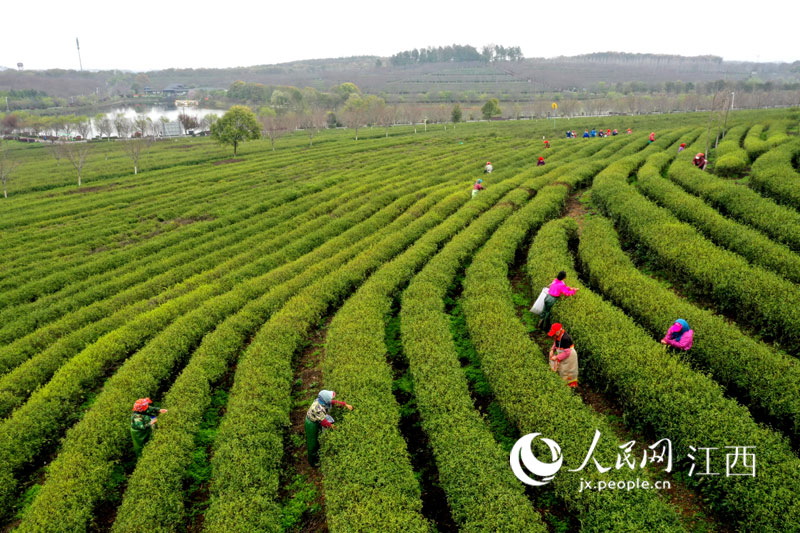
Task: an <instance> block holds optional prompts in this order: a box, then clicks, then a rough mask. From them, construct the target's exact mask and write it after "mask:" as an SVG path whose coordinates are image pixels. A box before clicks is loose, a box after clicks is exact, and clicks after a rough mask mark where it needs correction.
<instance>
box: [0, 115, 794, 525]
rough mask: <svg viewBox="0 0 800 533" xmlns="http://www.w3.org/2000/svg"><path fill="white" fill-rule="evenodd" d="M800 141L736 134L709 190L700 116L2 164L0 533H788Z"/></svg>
mask: <svg viewBox="0 0 800 533" xmlns="http://www.w3.org/2000/svg"><path fill="white" fill-rule="evenodd" d="M799 124H800V113H798V111H797V110H770V111H760V112H733V113H731V115H730V116H729V118H728V124H727V132H726V135H725V136H724V138H722V139H721V140H720V142H719V144H718V146H717V148H712V149H711V150H710V154H709V166H708V168H707V169H706V171H705V172H704V171H701V170H700V169H698V168H696V167H695V166H694V165H693V164H692V158H693V157H694V155H695V154H696V153H697V152H704V151H706V146H707V142H708V139H709V138H710V142H711V145H712V146H713V144H714V141H715V136H716V129H712V130H711V132H710V133H709V128H708V126H709V121H708V114H707V113H703V114H700V113H698V114H686V115H677V114H674V115H659V116H642V117H622V116H616V117H601V118H591V119H589V118H584V119H572V120H569V121H567V120H563V119H559V120H558V121H557V124H556V126H555V127H556V130H555V131H554V129H553V122H552V121H515V122H483V123H468V124H458V125H456V126H455V127H453V125H448V126H447V127H446V128H445V127H443V125H441V124H439V125H428V126H427V130H425V129H423V128H422V127H418V128H417V132H416V133H415V132H414V129H413V128H412V127H410V126H397V127H393V128H390V129H389V130H388V131H389V135H388V136H387V135H386V130H385V129H383V128H374V129H370V128H366V129H362V130H360V131H359V139H358V141H355V140H354V139H353V135H352V133H353V132H352V130H341V129H340V130H328V131H323V132H320V133H319V135H317V136H316V137H315V138H314V142H313V146H309V142H308V137H307V136H306V135H304V133H303V132H299V131H298V132H295V133H294V134H293V135H291V136H288V137H285V138H282V139H280V140H279V141H278V142H277V143H276V149H275V150H274V151H273V150H272V149H271V146H270V143H269V141H268V140H259V141H251V142H247V143H245V144H242V145H241V146H240V148H239V153H238V154H237V156H236V157H235V158H233V157H232V154H231V150H230V149H229V148H225V147H220V146H219V145H216V144H214V143H213V142H212V141H211V140H210V139H205V138H188V139H179V140H165V141H159V142H157V143H155V144H154V145H153V146H152V147H151V148H150V149H149V150H148V151H147V152H146V153H145V155H144V156H143V157H142V159H141V160H140V161H139V165H138V166H139V171H138V173H137V174H136V175H134V173H133V162H132V161H131V159H130V158H129V157H128V155H126V153H125V151H124V150H123V149H122V147H121V146H122V144H123V143H122V142H107V141H100V142H94V143H93V146H92V150H91V152H90V154H89V158H88V161H87V162H86V164H85V167H84V169H83V176H82V185H81V186H80V187H78V185H77V173H76V172H75V169H73V167H72V166H71V165H70V163H69V161H67V160H65V159H63V158H61V159H56V158H54V157H53V153H52V150H51V149H49V148H48V146H47V145H46V144H44V143H15V142H13V141H9V142H7V143H6V145H7V146H8V147H9V153H10V156H11V157H13V158H14V159H15V160H17V161H21V162H22V165H21V166H20V167H18V168H17V169H16V171H15V172H14V173H13V174H12V176H11V178H10V179H9V181H8V183H7V190H8V198H6V199H3V198H0V530H3V531H12V530H13V531H20V532H49V531H52V532H73V531H114V532H150V531H190V532H194V531H219V532H223V531H224V532H226V533H229V532H232V531H242V532H245V531H246V532H252V531H334V532H349V531H403V532H408V531H462V530H463V531H526V532H537V531H541V532H545V531H551V532H560V531H578V530H580V531H615V532H616V531H637V532H640V531H721V532H728V531H758V532H760V531H800V490H798V488H800V456H799V455H798V453H800V366H798V360H797V357H798V355H800V165H799V164H798V163H799V162H800V139H799V138H798V125H799ZM595 126H596V127H598V128H600V127H602V128H603V129H605V128H610V129H614V128H617V129H618V130H619V131H620V134H619V135H617V136H612V137H607V138H589V139H584V138H582V137H581V134H582V133H583V131H584V129H585V128H588V129H591V128H592V127H595ZM568 128H569V129H570V130H575V131H576V132H577V133H578V138H566V137H565V135H564V131H566V130H567V129H568ZM628 128H632V133H631V134H627V133H626V130H627V129H628ZM651 131H653V132H655V134H656V136H655V142H652V143H650V142H648V136H649V134H650V132H651ZM545 137H546V138H547V139H548V140H549V141H550V146H551V147H550V148H545V147H544V144H543V138H545ZM681 143H685V144H686V146H687V148H686V149H685V150H683V151H681V152H679V151H678V147H679V145H680V144H681ZM540 156H542V157H544V159H545V163H546V164H545V165H544V166H537V165H536V162H537V160H538V159H539V157H540ZM486 161H491V162H492V164H493V166H494V172H492V173H491V174H488V175H484V174H483V172H482V171H483V166H484V164H485V163H486ZM479 178H482V179H483V184H484V185H485V186H486V188H485V190H483V191H480V192H479V193H478V194H477V196H476V197H475V198H472V197H471V192H472V186H473V184H474V183H475V181H476V180H477V179H479ZM561 270H564V271H565V272H566V273H567V277H566V280H565V281H566V283H567V284H568V285H569V286H571V287H577V288H579V290H578V292H577V294H576V295H575V296H571V297H568V298H564V297H562V298H559V301H558V302H557V303H556V304H555V306H554V308H553V317H552V318H553V321H557V322H560V323H562V324H563V325H564V328H565V329H566V330H567V332H569V334H570V335H571V336H572V338H573V339H574V342H575V348H576V350H577V352H578V354H579V357H580V359H579V361H580V376H579V387H578V388H577V389H573V388H569V387H567V386H566V384H565V383H564V382H563V381H562V380H561V378H560V377H559V376H558V374H557V373H554V372H552V371H551V370H550V366H549V365H548V360H547V358H548V357H547V356H548V351H549V348H550V345H551V342H552V339H550V338H548V337H547V335H546V334H545V333H543V332H542V331H541V329H540V328H538V327H537V320H538V317H537V316H535V315H533V314H531V313H530V312H529V311H528V309H529V308H530V306H531V304H532V303H533V300H535V299H536V297H537V296H538V294H539V292H540V291H541V289H542V287H544V286H547V285H548V284H549V283H550V282H551V281H552V280H553V278H554V277H555V275H556V274H557V273H558V272H559V271H561ZM677 318H684V319H685V320H687V321H688V323H689V324H690V325H691V327H692V329H693V330H694V335H695V336H694V345H693V347H692V349H691V350H689V351H688V352H685V353H678V352H677V351H674V350H672V349H667V348H666V347H665V346H664V345H663V344H661V343H660V340H661V338H662V337H663V336H664V335H665V333H666V330H667V329H668V328H669V326H670V325H671V324H672V323H673V322H674V321H675V320H676V319H677ZM322 389H329V390H333V391H335V392H336V399H337V400H339V399H340V400H343V401H346V402H347V403H349V404H351V405H353V406H354V409H353V410H352V411H348V410H345V409H342V408H337V407H334V408H333V411H332V414H333V416H334V418H335V419H336V422H335V425H336V428H335V429H332V430H327V431H326V432H324V433H323V435H322V438H321V443H322V446H321V465H320V467H319V468H318V469H314V468H311V467H310V466H309V465H308V463H307V461H306V447H305V442H306V441H305V434H304V428H303V420H304V417H305V413H306V410H307V409H308V407H309V406H310V404H311V402H312V401H313V399H314V398H315V397H316V395H317V393H318V392H319V391H320V390H322ZM142 397H149V398H151V399H152V400H153V402H154V404H155V405H156V406H158V407H160V408H164V409H167V410H168V412H166V413H163V414H161V415H159V417H158V423H157V424H156V427H155V429H154V431H153V434H152V438H151V440H150V441H149V442H148V443H147V444H146V446H145V447H144V451H143V453H142V454H141V456H140V457H138V458H137V456H136V455H135V454H134V452H133V448H132V443H131V435H130V431H129V427H130V415H131V408H132V406H133V403H134V401H136V400H137V399H138V398H142ZM531 433H537V434H539V435H540V436H541V437H546V438H547V439H552V441H554V442H556V443H557V444H558V445H559V446H560V450H561V452H562V453H563V465H562V466H561V468H560V470H559V471H558V472H557V473H556V474H555V475H554V477H553V478H552V480H550V481H548V482H546V483H543V484H542V485H540V486H528V485H526V484H524V483H523V482H522V481H521V480H520V479H518V478H517V476H515V474H514V472H513V471H512V468H511V466H510V463H509V461H510V459H509V457H510V454H511V452H512V448H513V447H514V445H515V443H516V442H517V440H518V439H520V437H522V436H524V435H528V434H531ZM598 435H599V436H598ZM666 439H668V443H669V453H668V454H667V455H668V457H669V458H670V459H671V461H670V464H669V465H667V464H666V461H663V462H661V461H655V460H654V454H655V452H656V451H658V450H661V449H662V448H664V449H666V445H665V443H666V442H667V441H666ZM632 441H635V442H632ZM535 444H536V445H535V446H534V450H533V451H534V452H535V455H536V457H538V459H539V461H543V462H545V461H546V460H547V457H548V451H547V447H546V446H544V445H543V443H542V441H541V440H540V441H539V442H537V443H535ZM515 449H516V448H515ZM551 450H552V448H551ZM529 451H530V450H529ZM662 451H663V450H662ZM527 455H529V456H530V455H531V454H527ZM648 456H649V458H650V459H649V460H648ZM517 457H519V456H517ZM663 458H664V457H663V455H662V459H663ZM530 459H531V458H530V457H529V458H528V459H526V451H525V449H523V450H522V460H523V463H525V464H527V465H530V464H532V463H531V462H530ZM556 459H557V457H556V455H555V454H554V455H553V458H552V460H553V461H556ZM559 460H560V459H559ZM511 462H512V463H513V456H512V459H511ZM582 463H583V464H582ZM634 481H635V482H636V483H637V485H636V488H633V489H632V488H631V487H632V486H631V485H630V484H631V483H633V482H634ZM587 484H588V486H587ZM612 484H617V485H619V487H617V488H610V486H611V485H612ZM643 484H648V485H650V486H651V488H650V489H645V488H641V485H643ZM653 486H657V487H661V489H653V488H652V487H653ZM600 487H602V489H601V488H600ZM621 487H624V488H621Z"/></svg>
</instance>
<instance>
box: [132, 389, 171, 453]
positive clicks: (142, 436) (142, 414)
mask: <svg viewBox="0 0 800 533" xmlns="http://www.w3.org/2000/svg"><path fill="white" fill-rule="evenodd" d="M151 403H153V402H152V401H151V400H150V398H139V399H138V400H136V402H135V403H134V404H133V414H132V415H131V438H132V439H133V451H134V452H135V453H136V457H139V456H140V455H142V448H143V447H144V445H145V443H146V442H147V441H148V440H150V435H151V434H152V433H153V426H154V425H155V424H156V422H158V418H156V416H157V415H158V414H159V413H166V412H167V410H166V409H156V408H155V407H150V404H151Z"/></svg>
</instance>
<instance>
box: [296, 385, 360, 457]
mask: <svg viewBox="0 0 800 533" xmlns="http://www.w3.org/2000/svg"><path fill="white" fill-rule="evenodd" d="M334 396H336V393H335V392H333V391H332V390H323V391H320V393H319V395H317V398H316V399H315V400H314V402H313V403H312V404H311V407H309V408H308V412H306V445H307V448H308V464H310V465H311V466H319V434H320V433H321V432H322V430H323V428H324V429H328V428H333V429H336V426H334V425H333V418H331V417H330V416H329V415H328V411H330V409H331V407H332V406H334V405H339V406H341V407H347V408H348V409H349V410H351V411H352V410H353V406H352V405H349V404H347V403H345V402H340V401H339V400H334V399H333V398H334Z"/></svg>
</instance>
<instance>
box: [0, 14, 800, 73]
mask: <svg viewBox="0 0 800 533" xmlns="http://www.w3.org/2000/svg"><path fill="white" fill-rule="evenodd" d="M384 6H385V7H384ZM0 16H1V17H2V22H3V24H2V30H0V66H3V67H16V65H17V63H18V62H22V63H24V66H25V69H47V68H63V69H78V54H77V50H76V47H75V38H76V37H78V38H79V39H80V45H81V58H82V60H83V68H84V69H91V70H95V69H124V70H158V69H164V68H170V67H175V68H199V67H217V68H223V67H235V66H249V65H264V64H274V63H283V62H287V61H294V60H299V59H318V58H328V57H345V56H353V55H378V56H390V55H392V54H394V53H396V52H399V51H402V50H408V49H412V48H421V47H426V46H442V45H447V44H471V45H473V46H475V47H476V48H478V49H480V47H481V46H483V45H485V44H489V43H496V44H501V45H503V46H519V47H521V48H522V53H523V54H524V55H525V57H555V56H559V55H576V54H583V53H591V52H606V51H615V52H632V53H635V52H638V53H660V54H679V55H704V54H712V55H717V56H722V57H723V58H724V59H726V60H743V61H758V60H760V61H786V62H792V61H796V60H798V59H800V42H798V33H799V31H798V30H799V29H800V26H798V24H800V22H799V21H800V2H798V1H797V0H785V1H781V2H777V1H774V0H764V1H761V2H747V3H745V2H731V1H729V0H726V1H723V0H703V1H694V2H685V1H672V2H663V1H662V2H656V1H653V0H636V1H632V0H595V1H587V0H561V1H553V2H543V1H541V0H540V1H536V0H525V1H515V2H509V1H505V2H502V1H501V2H491V1H489V2H487V1H481V2H478V1H473V0H464V1H461V2H437V1H436V0H425V1H421V0H399V1H394V2H386V1H379V0H378V1H376V0H372V1H365V0H349V1H338V2H331V1H328V2H322V1H318V0H306V1H305V2H303V1H289V0H282V1H280V0H279V1H270V0H261V1H259V2H243V1H241V0H238V1H237V0H229V1H221V2H220V1H218V2H213V3H212V2H208V1H206V0H202V1H196V0H195V1H191V0H190V1H181V2H177V1H174V0H161V1H158V2H152V1H147V0H145V1H142V2H134V1H127V2H120V1H118V0H105V1H102V2H101V1H99V0H75V1H67V0H59V1H57V2H56V1H52V0H39V1H36V2H26V1H24V0H4V1H3V2H2V7H1V8H0Z"/></svg>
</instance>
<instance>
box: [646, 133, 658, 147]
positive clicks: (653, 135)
mask: <svg viewBox="0 0 800 533" xmlns="http://www.w3.org/2000/svg"><path fill="white" fill-rule="evenodd" d="M655 140H656V132H654V131H651V132H650V137H649V138H648V139H647V144H650V143H652V142H655Z"/></svg>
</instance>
